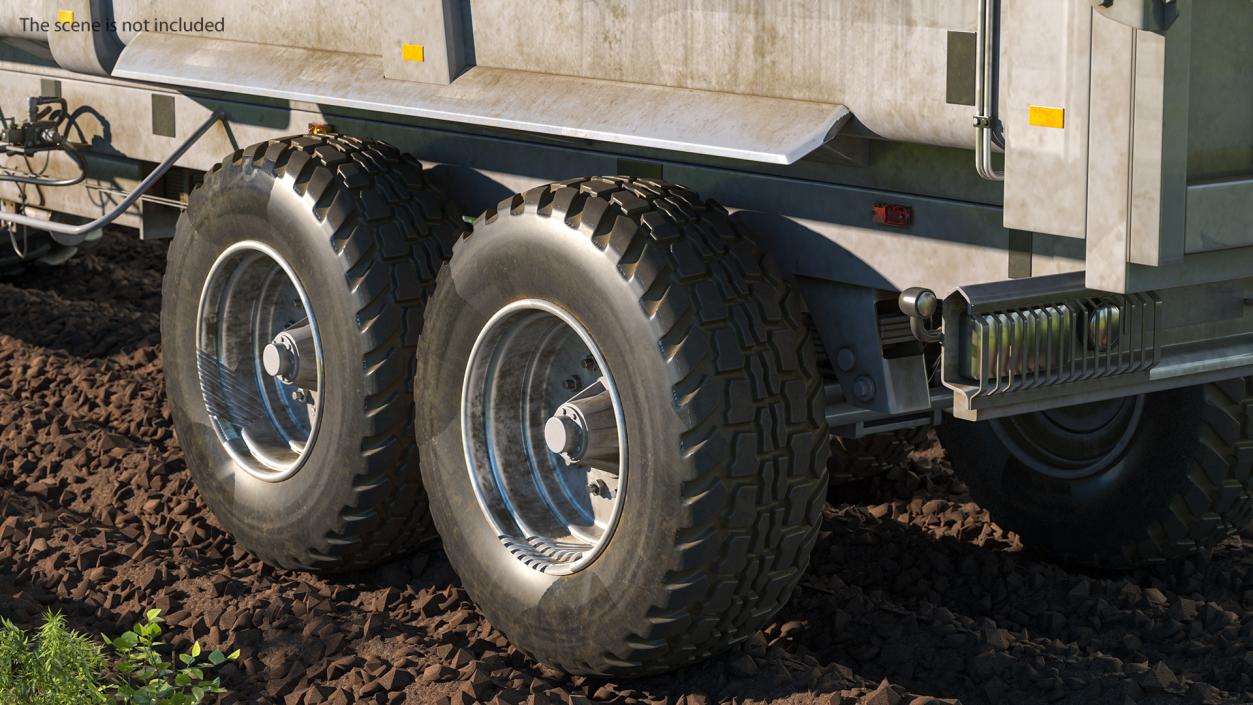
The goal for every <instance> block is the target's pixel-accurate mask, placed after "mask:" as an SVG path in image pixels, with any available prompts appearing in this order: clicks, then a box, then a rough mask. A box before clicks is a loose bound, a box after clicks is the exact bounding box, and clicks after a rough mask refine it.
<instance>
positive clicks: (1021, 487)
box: [939, 378, 1253, 568]
mask: <svg viewBox="0 0 1253 705" xmlns="http://www.w3.org/2000/svg"><path fill="white" fill-rule="evenodd" d="M939 436H940V440H941V442H942V443H943V445H944V448H945V450H946V451H947V452H948V456H949V459H950V460H951V461H952V463H953V467H954V469H955V470H956V471H957V473H958V475H959V476H960V477H961V478H962V479H963V480H965V481H966V483H967V484H968V485H969V486H970V492H971V494H972V495H973V496H974V498H975V500H976V501H978V502H979V503H980V504H982V505H983V506H984V507H986V508H987V510H988V512H989V513H990V514H991V515H992V518H993V519H994V520H995V521H996V522H997V523H999V524H1001V526H1003V527H1005V528H1007V529H1011V530H1013V531H1015V532H1017V533H1018V534H1019V535H1020V536H1021V537H1022V540H1023V543H1024V544H1025V545H1026V546H1027V547H1028V548H1030V549H1036V550H1039V551H1041V552H1043V553H1045V554H1047V555H1050V556H1052V557H1054V558H1056V559H1059V560H1066V561H1073V562H1077V563H1083V564H1088V565H1095V566H1101V567H1114V568H1127V567H1132V566H1137V565H1143V564H1146V563H1155V562H1161V561H1166V560H1171V559H1176V558H1181V557H1184V556H1187V555H1189V554H1191V553H1194V552H1196V551H1198V550H1200V549H1202V548H1205V547H1207V546H1212V545H1214V544H1216V543H1218V542H1220V541H1222V540H1223V539H1224V538H1225V537H1226V536H1228V534H1230V533H1231V532H1232V531H1234V530H1237V529H1239V528H1241V527H1243V526H1247V525H1248V523H1249V521H1250V518H1251V517H1253V500H1251V499H1250V495H1251V494H1253V475H1251V470H1253V378H1245V379H1235V380H1230V381H1227V382H1222V383H1217V384H1209V385H1204V386H1199V387H1189V388H1185V389H1176V390H1170V391H1163V392H1157V393H1154V394H1149V395H1147V396H1142V397H1134V398H1128V399H1123V400H1115V401H1112V402H1100V403H1097V404H1089V405H1084V406H1079V407H1070V408H1068V409H1059V410H1054V411H1049V412H1037V413H1033V414H1025V415H1023V416H1016V417H1011V418H1008V419H1001V420H995V421H987V422H980V423H967V422H963V421H950V422H949V423H947V424H945V425H944V426H942V427H941V428H940V429H939Z"/></svg>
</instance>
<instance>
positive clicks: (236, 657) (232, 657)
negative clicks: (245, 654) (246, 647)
mask: <svg viewBox="0 0 1253 705" xmlns="http://www.w3.org/2000/svg"><path fill="white" fill-rule="evenodd" d="M226 659H227V660H228V661H237V660H239V649H235V650H234V651H232V652H231V655H230V656H227V657H226Z"/></svg>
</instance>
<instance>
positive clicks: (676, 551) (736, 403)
mask: <svg viewBox="0 0 1253 705" xmlns="http://www.w3.org/2000/svg"><path fill="white" fill-rule="evenodd" d="M510 321H516V322H517V323H516V325H515V324H510V325H514V326H515V327H508V326H505V324H506V323H507V322H510ZM528 321H530V322H533V323H534V325H541V324H543V325H547V326H548V327H546V328H542V329H528V328H526V327H525V326H523V325H522V324H523V323H526V322H528ZM528 325H530V324H528ZM502 326H504V327H502ZM498 330H500V331H503V332H502V334H501V335H500V336H497V335H496V331H498ZM425 331H426V332H425V334H424V337H423V341H422V342H421V343H420V345H419V349H418V371H417V378H416V381H415V385H416V386H417V387H418V388H422V389H425V390H427V395H426V396H425V397H424V398H423V399H422V401H421V403H420V404H419V410H418V424H417V436H418V442H419V445H420V447H421V450H422V457H423V478H424V482H425V485H426V487H427V489H428V492H429V493H430V496H431V509H432V514H433V516H434V519H435V523H436V526H437V527H438V529H439V534H440V537H441V539H442V540H443V542H444V547H445V550H446V552H447V554H448V557H449V560H450V561H451V562H452V564H453V567H454V568H455V569H456V571H457V572H458V574H459V575H460V576H461V579H462V582H463V584H464V585H465V587H466V589H467V590H468V591H469V593H470V595H471V596H472V597H473V598H474V599H475V601H476V602H477V603H478V605H479V606H480V608H481V609H482V610H483V612H484V614H485V615H487V617H488V618H489V619H490V620H491V622H492V624H493V625H495V626H496V627H497V628H499V629H500V630H501V631H502V632H503V633H504V634H506V635H507V636H508V637H509V638H510V639H511V640H512V642H513V643H514V644H515V645H516V646H517V647H518V648H520V649H522V650H523V651H525V652H527V653H528V654H530V655H531V656H532V657H534V658H536V659H537V660H540V661H543V662H547V663H551V664H554V665H556V666H558V667H560V668H562V669H564V670H565V671H567V672H571V673H578V674H602V675H643V674H649V673H657V672H662V671H667V670H671V669H674V668H678V667H680V666H683V665H686V664H689V663H692V662H694V661H697V660H699V659H702V658H705V657H707V656H709V655H711V654H713V653H716V652H718V651H721V650H723V649H726V648H728V647H730V646H731V645H733V644H735V643H737V642H739V641H742V640H744V639H746V638H747V637H749V636H750V635H751V634H753V633H754V632H755V631H756V630H757V629H758V628H759V627H760V626H761V625H762V623H763V622H764V621H765V620H766V619H768V618H769V616H770V615H772V614H773V613H774V612H775V611H776V610H778V609H779V608H780V607H781V606H782V605H783V604H784V602H785V601H786V600H787V599H788V597H789V595H790V593H791V591H792V589H793V588H794V587H795V585H796V583H797V582H798V581H799V579H800V577H801V575H802V573H803V572H804V570H805V567H806V565H807V563H808V559H809V552H810V549H811V547H812V545H813V542H814V540H815V537H816V535H817V532H818V527H819V521H820V519H821V511H822V507H823V505H824V498H825V494H826V471H825V468H826V463H825V461H826V455H827V435H826V428H825V425H824V416H823V407H822V399H823V395H822V383H821V378H820V376H819V374H818V372H817V368H816V357H815V351H814V349H813V345H812V343H811V341H810V339H809V333H808V332H807V329H806V327H805V326H804V324H803V322H802V318H801V310H800V299H799V294H798V292H797V291H796V290H795V289H793V288H791V287H790V286H789V285H788V283H787V282H786V281H785V280H784V279H783V278H782V276H781V274H780V273H779V271H778V270H777V269H776V268H774V267H773V266H772V265H771V264H770V263H769V262H768V261H767V258H766V257H765V255H764V254H763V253H762V252H761V251H760V250H758V249H757V247H756V246H755V245H754V244H753V243H752V241H751V240H750V239H748V238H747V236H746V235H745V234H744V233H742V232H741V231H740V230H739V229H738V228H737V227H736V226H735V225H734V224H733V223H732V222H731V220H730V218H729V216H728V215H727V213H726V212H725V211H724V210H722V209H721V208H720V207H718V206H716V205H714V204H711V203H705V202H702V201H700V200H699V199H698V198H697V197H696V195H695V194H692V193H691V192H689V191H686V190H684V189H682V188H679V187H675V186H671V185H668V184H664V183H661V182H656V181H650V180H638V179H626V178H608V179H585V180H580V181H577V182H567V183H563V184H556V185H552V186H546V187H541V188H537V189H533V190H532V191H529V192H528V193H527V194H525V196H517V197H515V198H514V199H513V200H511V201H505V202H503V203H502V204H501V205H500V206H499V208H498V209H493V210H492V211H490V212H489V213H487V214H485V216H483V217H481V218H480V219H479V220H478V222H477V223H476V224H475V227H474V230H473V233H472V234H471V235H469V236H467V237H466V238H464V239H463V240H462V241H461V242H460V243H459V244H458V245H457V247H456V248H455V250H454V254H453V257H452V259H451V261H450V262H449V263H448V265H447V266H446V267H445V268H444V270H443V271H442V272H441V273H440V277H439V280H438V283H437V285H436V292H435V295H434V297H433V298H432V300H431V302H430V305H429V307H428V310H427V317H426V328H425ZM572 331H573V332H572ZM579 331H582V332H583V333H585V334H586V338H582V337H576V336H575V333H577V332H579ZM563 340H564V341H569V342H571V343H572V344H574V345H575V347H577V348H578V350H577V351H576V352H578V355H575V357H574V359H576V360H577V359H578V357H580V356H581V355H583V354H586V357H584V358H583V360H584V362H585V367H584V369H587V370H592V372H591V373H590V376H589V377H588V378H584V379H580V380H578V381H577V382H571V383H570V384H567V385H566V386H565V387H564V389H565V390H577V389H578V388H580V387H583V386H584V385H587V384H588V383H589V380H590V379H599V380H601V381H598V382H595V383H593V386H595V385H597V384H599V385H601V387H602V388H604V389H608V390H611V391H612V392H613V393H614V396H615V397H616V405H615V406H614V408H615V410H616V411H615V412H614V413H615V416H614V418H615V419H618V420H620V421H621V424H620V425H619V426H618V428H619V429H620V430H619V431H616V432H614V434H613V436H612V438H616V439H620V440H621V439H624V442H625V447H624V448H623V447H618V451H619V452H621V453H622V454H621V455H612V457H613V458H616V459H617V460H616V461H615V462H619V463H622V465H620V466H614V467H615V468H616V469H614V470H613V473H614V474H613V476H612V478H610V479H611V482H610V483H609V484H610V486H611V487H610V492H611V493H620V494H612V496H613V497H616V498H617V499H616V501H618V502H620V507H621V508H620V511H619V512H617V513H616V514H615V513H613V512H608V513H606V516H609V517H610V519H609V520H608V521H607V522H606V524H605V527H606V529H607V531H608V532H609V533H607V534H606V533H604V532H602V531H599V530H595V531H583V532H581V534H580V535H586V534H592V535H593V538H595V539H596V540H597V541H598V543H592V542H591V539H588V542H587V543H576V542H573V541H568V540H567V541H562V542H554V541H550V540H548V539H550V538H552V536H553V535H552V534H551V533H546V532H544V531H522V530H521V529H519V530H518V532H516V533H515V532H514V531H513V530H514V529H515V528H516V526H515V523H513V522H514V520H515V519H516V520H517V526H523V525H529V526H530V527H532V528H535V527H544V526H557V527H559V529H558V530H559V531H561V532H567V533H568V534H569V535H571V536H573V535H574V534H575V533H579V532H576V531H575V530H574V529H571V528H569V527H568V526H567V525H566V524H562V523H554V522H555V520H553V521H549V520H548V518H547V516H548V515H546V514H544V512H546V511H548V510H547V508H544V507H543V506H541V503H540V502H539V501H527V498H528V497H531V496H532V489H531V488H532V486H534V487H539V485H540V483H541V482H544V481H545V480H544V478H549V477H553V476H555V475H560V476H562V477H565V473H570V472H574V470H572V469H571V466H570V465H567V464H565V463H564V462H562V463H557V462H556V459H555V457H554V456H553V455H552V454H551V452H549V451H547V449H545V452H541V453H539V454H538V455H527V451H526V448H527V446H526V444H514V443H511V441H510V440H509V439H510V438H517V437H526V436H528V435H529V434H533V431H531V430H528V429H531V428H532V426H533V424H529V423H523V424H522V425H521V426H519V425H516V424H515V425H513V426H510V425H508V424H506V425H504V426H501V427H497V426H492V427H491V428H492V429H493V430H494V431H495V432H494V433H492V434H486V435H484V436H483V437H482V439H480V437H479V435H478V434H479V428H480V425H481V424H482V423H486V421H485V419H488V418H491V419H506V420H508V419H514V418H515V416H511V414H522V413H523V412H521V411H518V409H519V408H521V409H527V408H529V407H530V406H532V405H533V404H532V403H524V404H521V406H519V404H518V403H517V402H516V401H515V400H517V399H519V398H522V399H527V400H531V402H534V399H535V396H534V395H533V394H528V395H522V394H517V393H514V392H513V391H511V388H510V387H508V386H506V385H505V384H504V383H505V382H507V381H509V380H510V379H512V378H513V377H512V376H511V375H514V374H515V372H514V371H511V370H527V371H528V373H529V371H530V370H534V369H545V370H546V369H550V368H552V369H557V367H556V363H554V362H551V361H552V360H555V359H561V358H562V356H563V355H564V353H561V354H558V350H557V348H556V347H552V348H551V350H552V351H553V353H552V354H542V355H541V354H536V355H531V354H530V353H527V351H535V350H544V349H548V348H545V345H547V342H548V341H563ZM485 341H486V342H485ZM519 341H522V342H519ZM527 341H536V342H534V344H533V345H532V344H531V343H529V342H527ZM581 341H583V342H581ZM489 344H490V346H491V347H490V348H489V349H487V352H484V350H485V348H487V347H488V346H489ZM510 346H512V347H510ZM589 351H590V352H589ZM523 353H527V354H525V355H524V354H523ZM528 355H530V356H529V357H528ZM532 359H534V360H535V361H536V362H535V364H534V365H532V364H531V362H530V360H532ZM480 360H490V361H491V364H490V365H487V366H482V365H480V363H479V361H480ZM577 369H578V368H577V365H576V366H575V368H574V369H573V370H566V369H565V368H561V370H562V371H561V374H560V375H558V376H559V377H561V378H565V379H568V378H569V377H570V376H577V375H578V371H577ZM484 370H488V371H495V372H494V373H493V374H495V376H494V377H491V378H490V379H492V380H495V381H494V382H493V383H491V384H486V383H483V382H482V380H481V379H480V376H481V375H482V374H487V372H484ZM501 370H504V372H501ZM484 379H486V378H484ZM525 379H527V380H530V379H531V378H530V377H526V378H525ZM551 388H552V385H551V384H550V383H549V382H548V381H547V380H545V381H543V383H542V384H539V385H531V386H530V387H528V389H540V390H543V389H551ZM557 388H558V389H560V388H561V387H560V386H558V387H557ZM479 389H486V390H489V391H490V392H491V394H488V393H487V392H484V393H483V394H482V395H481V394H480V393H479V392H478V391H477V390H479ZM573 393H575V392H574V391H569V392H565V393H564V394H573ZM493 394H494V395H495V396H492V395H493ZM557 396H558V397H560V396H563V393H557ZM498 398H499V399H500V400H503V401H504V402H506V403H505V404H503V405H497V402H496V400H497V399H498ZM467 399H469V400H471V401H470V403H464V400H467ZM485 400H486V401H485ZM509 402H513V403H512V404H510V403H509ZM554 403H555V402H550V403H548V404H547V405H540V407H538V408H539V416H538V417H539V418H541V419H542V418H544V417H545V415H548V414H553V408H552V406H553V404H554ZM484 409H486V411H482V410H484ZM517 418H521V419H526V418H528V417H526V416H522V415H519V416H517ZM493 423H495V422H493ZM612 426H613V424H604V425H602V426H600V427H601V428H610V427H612ZM519 428H521V432H518V429H519ZM546 437H547V436H545V438H546ZM592 437H593V436H591V435H589V436H588V438H592ZM480 440H482V442H481V443H480ZM543 442H544V441H540V443H541V444H542V443H543ZM587 443H588V444H590V445H596V446H600V445H603V443H601V442H596V443H593V442H592V441H590V440H589V441H587ZM489 446H490V454H491V455H490V462H488V461H486V460H485V458H487V457H488V456H487V454H488V453H489V449H488V447H489ZM515 446H516V447H517V448H518V449H519V451H518V452H517V455H516V459H517V462H510V461H511V460H512V459H514V458H515V456H514V455H509V454H508V452H507V451H508V450H509V449H511V448H514V447H515ZM550 447H551V445H550ZM532 467H535V468H536V470H535V472H534V473H532V472H531V470H530V468H532ZM484 468H489V471H487V472H481V471H482V470H483V469H484ZM574 468H575V469H577V468H578V466H577V465H575V466H574ZM515 470H518V471H517V472H515ZM595 470H596V468H584V470H583V472H586V473H587V474H588V476H589V477H591V476H592V475H593V474H594V471H595ZM575 477H576V482H575V483H573V484H570V485H567V486H566V491H567V492H569V493H570V494H571V495H572V498H571V499H572V501H577V502H583V501H584V499H586V500H587V502H588V506H591V507H592V510H591V513H592V514H596V509H595V505H594V504H592V502H593V500H592V498H591V497H590V496H589V497H586V498H585V497H583V496H582V495H583V494H587V493H584V492H583V491H582V490H580V487H579V485H578V484H577V479H578V476H577V475H575ZM585 482H586V481H585ZM550 484H551V483H550ZM591 487H592V485H591V484H588V485H587V489H588V492H590V490H591ZM571 488H572V489H571ZM506 493H507V494H508V497H509V498H511V499H512V500H514V501H513V502H511V503H510V504H509V505H508V507H507V508H505V509H502V507H505V504H503V503H498V502H497V501H496V498H497V496H498V495H502V496H503V495H505V494H506ZM591 494H597V495H598V496H599V497H601V498H602V499H603V498H604V496H605V495H603V494H600V493H597V492H591ZM576 495H577V496H576ZM545 497H546V499H545V501H548V502H549V503H550V504H552V505H553V506H554V507H555V509H554V512H553V513H554V515H556V514H559V512H558V511H557V509H559V508H560V507H563V506H565V503H566V501H567V497H566V496H564V495H562V494H560V493H551V492H550V493H549V494H548V495H545ZM537 507H539V509H537ZM541 510H542V511H541ZM492 512H495V513H492ZM509 512H512V513H509ZM596 516H599V514H596ZM615 516H616V519H614V517H615ZM576 518H577V517H576ZM545 522H547V523H545ZM560 535H561V536H566V535H567V534H566V533H562V534H560ZM555 543H559V545H558V546H556V547H557V548H558V549H561V550H557V551H550V550H547V549H549V548H552V547H553V546H554V544H555Z"/></svg>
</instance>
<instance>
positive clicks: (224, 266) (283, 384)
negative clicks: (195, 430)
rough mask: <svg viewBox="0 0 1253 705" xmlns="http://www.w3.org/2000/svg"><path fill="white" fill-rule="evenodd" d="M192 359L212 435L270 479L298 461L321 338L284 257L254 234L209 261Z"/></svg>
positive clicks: (316, 415) (307, 437)
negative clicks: (254, 239) (193, 359)
mask: <svg viewBox="0 0 1253 705" xmlns="http://www.w3.org/2000/svg"><path fill="white" fill-rule="evenodd" d="M197 320H198V328H197V338H196V363H197V372H198V373H199V376H200V390H201V393H202V396H203V398H204V402H205V408H206V410H207V411H208V413H209V416H210V418H211V419H212V421H213V429H214V431H215V432H216V433H217V436H218V440H219V441H221V443H222V446H223V447H224V448H225V449H226V452H227V453H228V454H229V455H230V456H231V458H232V459H233V460H234V461H235V462H236V463H237V464H238V465H239V466H240V467H242V468H243V469H244V470H246V471H247V472H249V473H250V474H252V475H254V476H255V477H258V478H260V479H263V480H267V481H272V482H276V481H279V480H283V479H285V478H288V477H290V476H291V475H293V474H294V473H295V472H296V471H297V470H299V469H300V466H301V465H302V464H303V462H304V460H305V457H306V456H307V454H308V452H309V450H310V449H311V448H312V447H313V441H314V438H315V436H316V435H317V430H318V421H319V419H320V417H321V405H320V404H319V399H318V397H319V390H320V389H321V388H322V379H323V368H322V341H321V338H320V337H319V335H318V328H317V322H316V321H315V320H314V317H313V309H312V308H311V307H310V305H309V298H308V296H307V295H306V294H305V290H304V288H303V287H302V286H301V285H300V281H299V280H298V279H297V277H296V275H295V272H293V271H292V268H291V265H289V264H288V263H287V261H286V260H284V259H283V258H282V257H281V256H279V254H278V253H277V252H275V251H274V250H273V249H272V248H270V247H269V246H267V245H264V244H262V243H259V242H252V241H246V242H240V243H236V244H235V245H232V246H231V247H230V248H228V249H227V250H226V251H225V252H223V253H222V254H221V256H219V257H218V259H217V261H216V262H214V264H213V267H212V269H210V271H209V276H208V278H207V279H206V281H205V285H204V289H203V290H202V291H201V294H200V305H199V309H198V312H197Z"/></svg>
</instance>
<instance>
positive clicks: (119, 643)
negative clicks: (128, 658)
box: [113, 632, 139, 649]
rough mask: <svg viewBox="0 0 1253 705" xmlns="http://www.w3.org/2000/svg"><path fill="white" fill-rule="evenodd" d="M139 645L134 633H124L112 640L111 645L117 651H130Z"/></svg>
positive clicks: (137, 636) (137, 637)
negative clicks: (117, 649)
mask: <svg viewBox="0 0 1253 705" xmlns="http://www.w3.org/2000/svg"><path fill="white" fill-rule="evenodd" d="M138 643H139V635H138V634H136V633H135V632H124V633H123V634H122V635H121V636H119V637H118V638H116V639H114V640H113V645H114V646H116V647H117V648H119V649H132V648H134V647H135V645H136V644H138Z"/></svg>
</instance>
